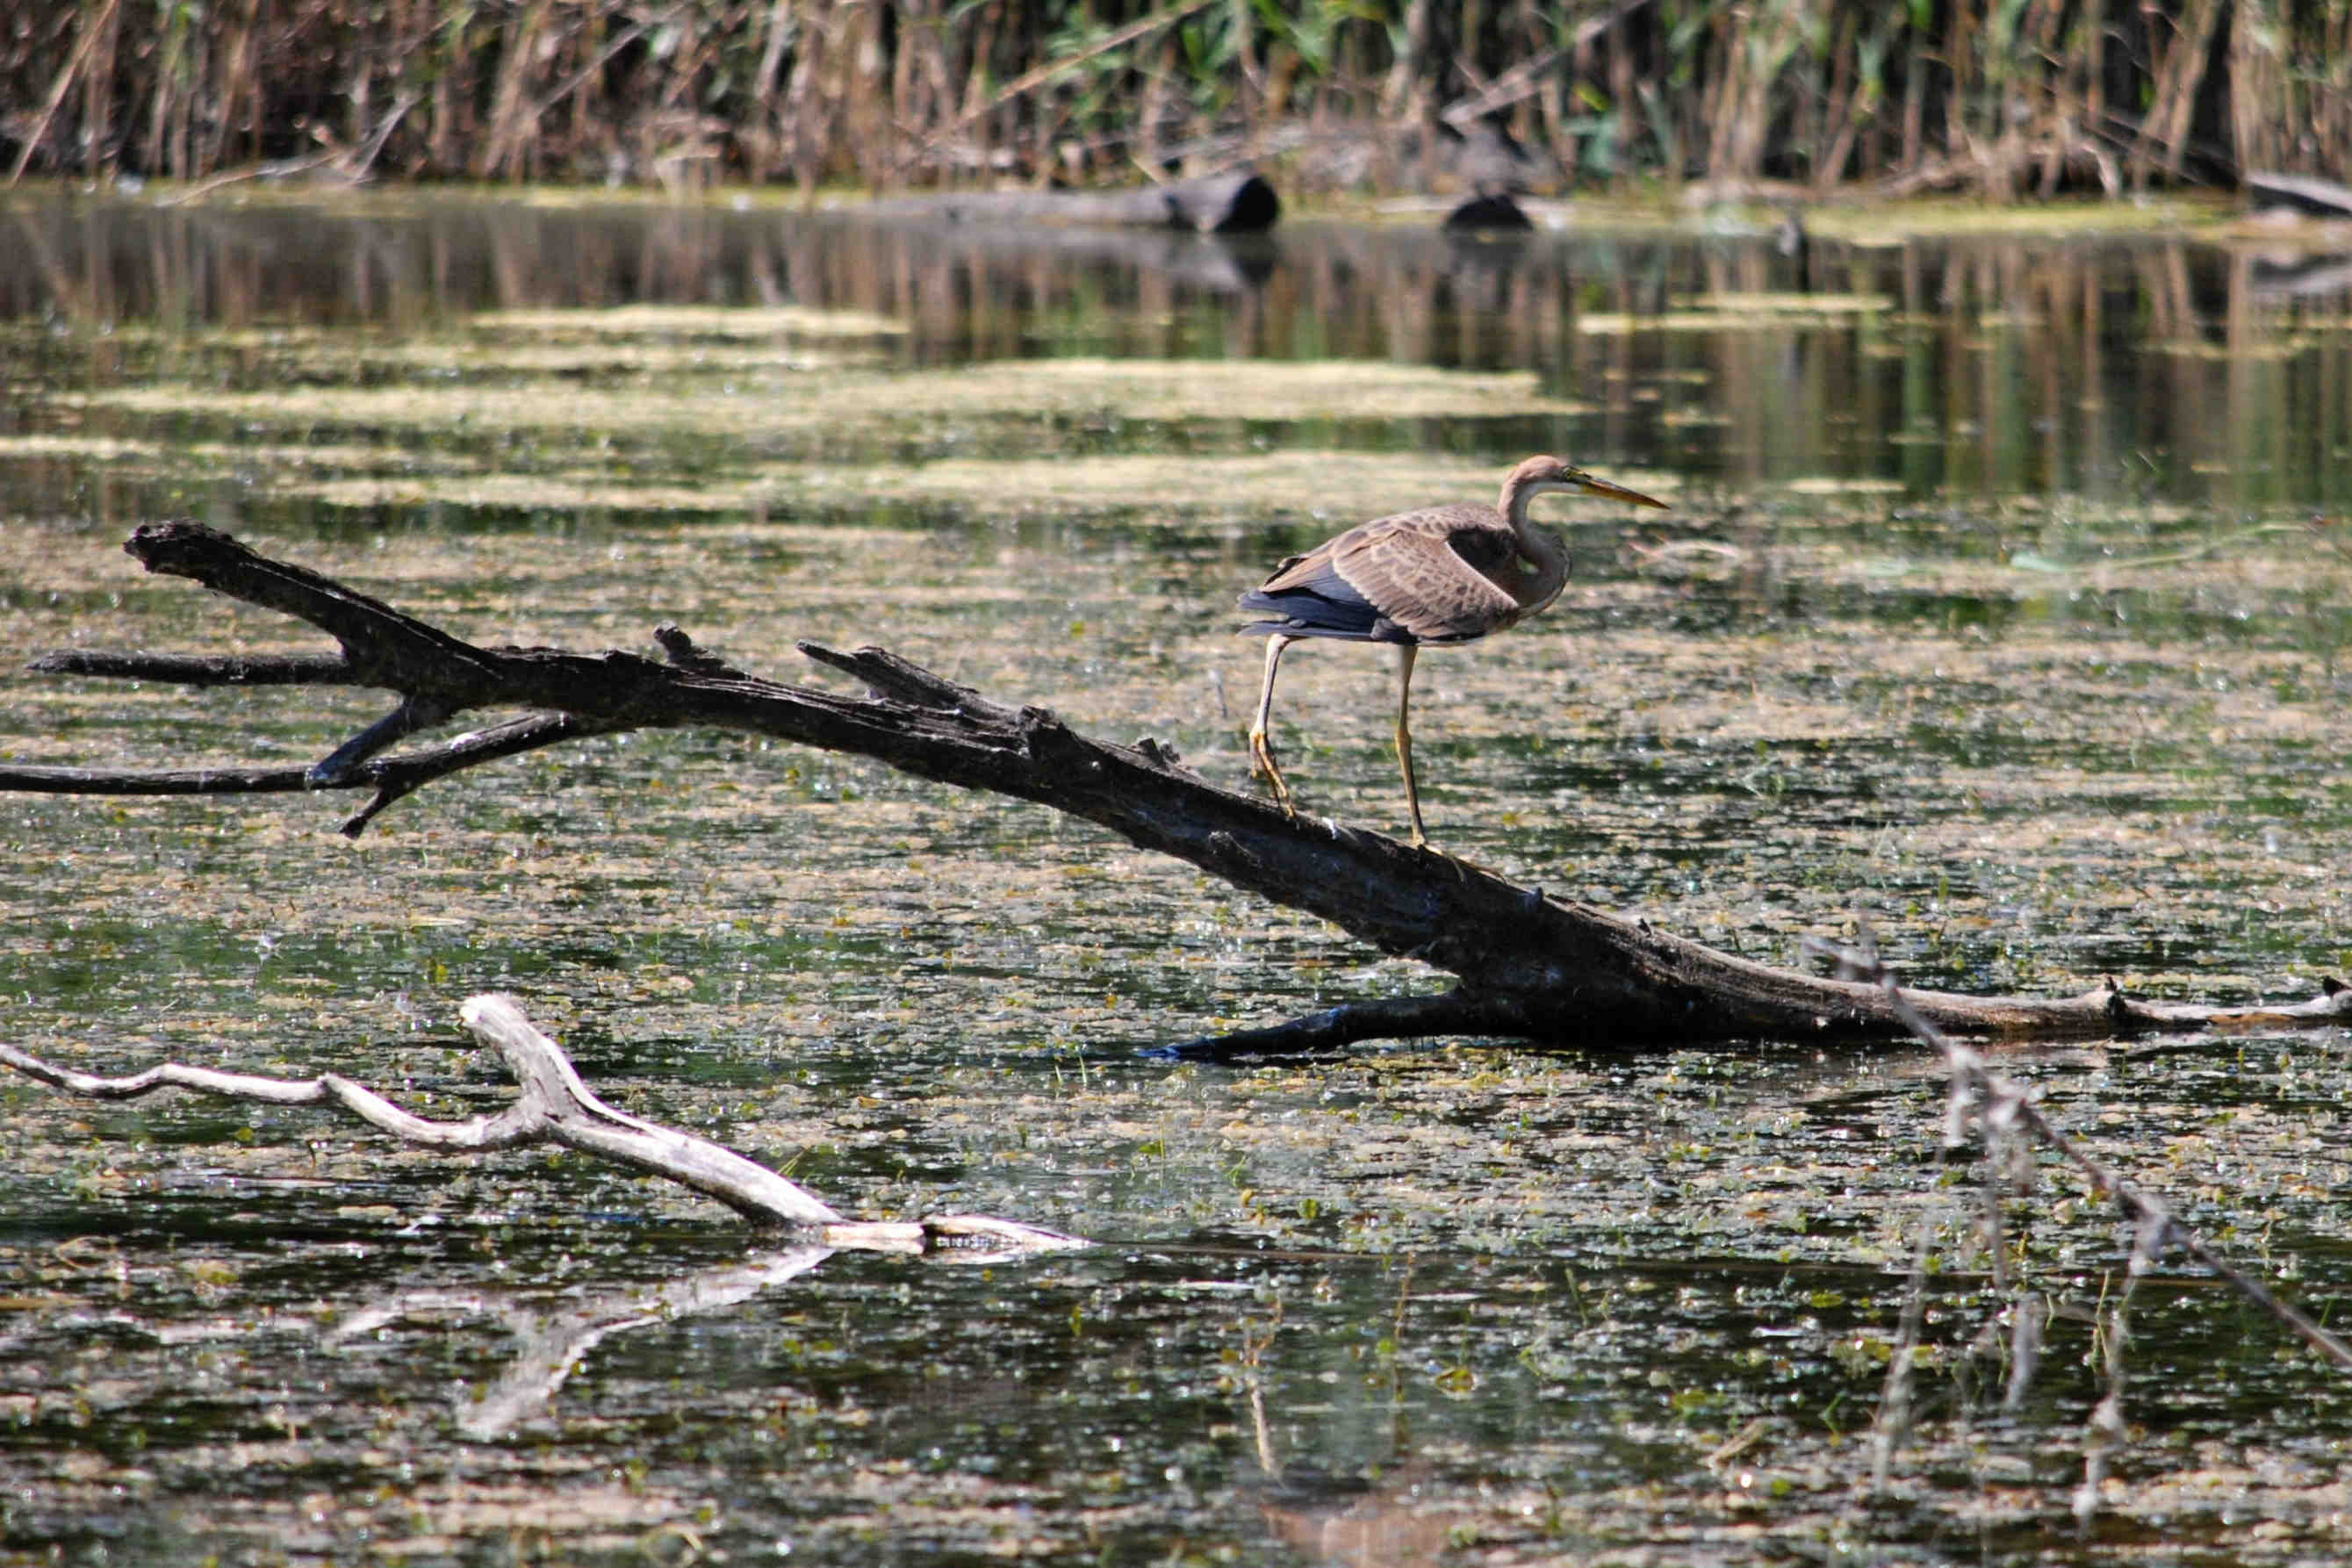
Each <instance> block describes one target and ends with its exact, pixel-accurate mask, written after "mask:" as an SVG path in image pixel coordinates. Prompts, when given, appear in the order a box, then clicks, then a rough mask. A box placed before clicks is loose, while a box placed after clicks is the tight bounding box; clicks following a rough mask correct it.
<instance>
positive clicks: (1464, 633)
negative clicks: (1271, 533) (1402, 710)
mask: <svg viewBox="0 0 2352 1568" xmlns="http://www.w3.org/2000/svg"><path fill="white" fill-rule="evenodd" d="M1330 552H1331V568H1332V570H1333V571H1334V572H1336V573H1338V574H1339V576H1340V577H1341V578H1342V579H1343V580H1345V581H1346V582H1347V583H1348V584H1349V585H1350V586H1352V587H1353V588H1354V589H1355V590H1356V592H1357V593H1359V594H1360V595H1363V597H1364V598H1365V599H1366V600H1367V601H1369V602H1370V604H1371V605H1374V606H1375V607H1377V608H1378V609H1379V611H1380V613H1381V615H1382V616H1385V617H1386V618H1388V619H1389V620H1391V621H1393V622H1395V623H1396V625H1397V626H1400V627H1402V628H1403V630H1404V631H1405V632H1406V633H1408V634H1409V635H1410V636H1411V637H1412V640H1414V641H1416V642H1462V641H1465V640H1466V639H1467V638H1470V637H1484V636H1486V634H1487V633H1488V632H1492V631H1499V630H1501V629H1502V628H1503V627H1505V626H1509V625H1510V624H1511V623H1512V622H1513V621H1516V620H1517V619H1518V618H1519V616H1520V614H1521V612H1522V610H1523V609H1524V607H1525V606H1523V605H1521V604H1520V603H1519V601H1518V600H1517V599H1516V598H1514V597H1513V596H1512V595H1510V594H1509V593H1508V592H1507V591H1506V590H1505V589H1504V587H1503V586H1502V584H1499V583H1497V582H1496V581H1495V580H1494V578H1493V577H1492V576H1490V575H1488V574H1490V573H1501V572H1504V571H1506V570H1507V569H1508V568H1509V566H1510V565H1511V563H1513V562H1514V560H1515V559H1516V557H1517V554H1518V541H1517V538H1516V537H1515V536H1514V535H1513V534H1512V532H1511V527H1510V524H1509V523H1507V522H1506V521H1503V516H1502V514H1501V513H1500V512H1498V511H1496V510H1494V509H1493V508H1492V507H1484V506H1468V505H1465V506H1440V507H1431V508H1428V509H1427V510H1423V511H1408V512H1402V513H1400V514H1399V515H1397V516H1395V517H1384V518H1381V519H1379V520H1378V521H1372V522H1368V523H1366V524H1364V525H1363V526H1362V527H1361V528H1357V529H1352V530H1350V531H1348V532H1346V533H1343V534H1341V535H1340V536H1339V538H1338V539H1335V540H1333V541H1332V542H1331V544H1330Z"/></svg>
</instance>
